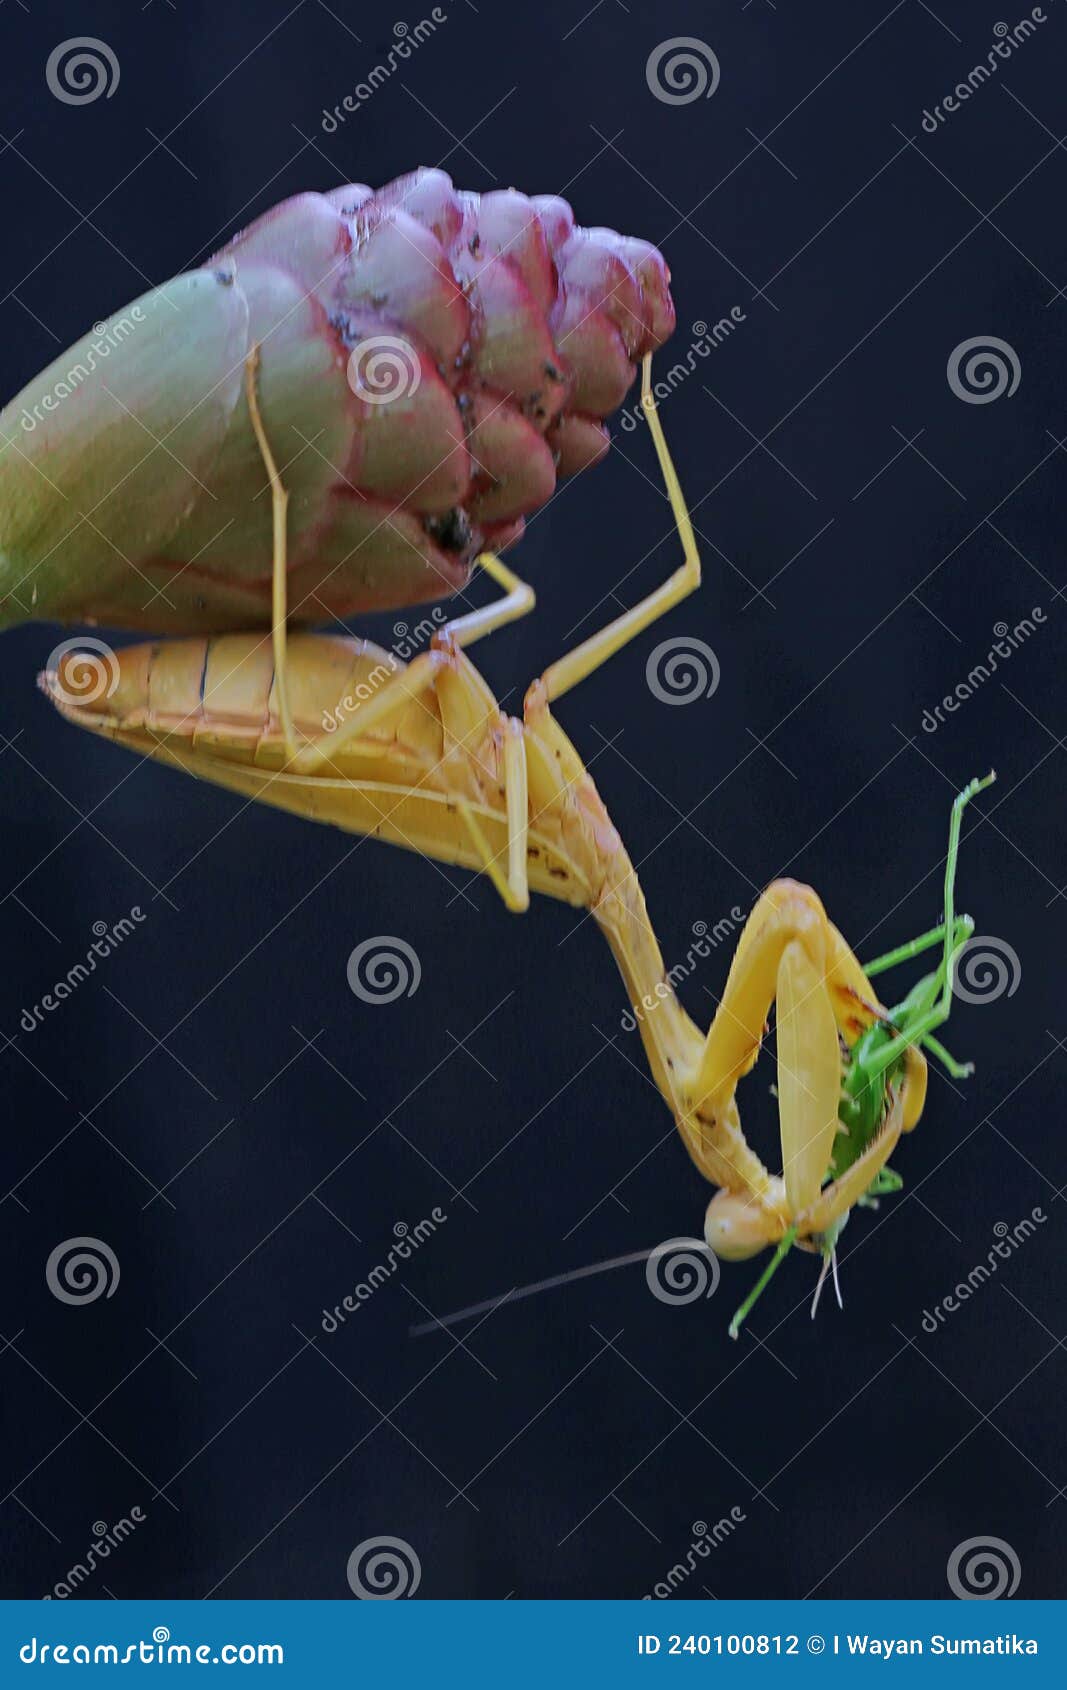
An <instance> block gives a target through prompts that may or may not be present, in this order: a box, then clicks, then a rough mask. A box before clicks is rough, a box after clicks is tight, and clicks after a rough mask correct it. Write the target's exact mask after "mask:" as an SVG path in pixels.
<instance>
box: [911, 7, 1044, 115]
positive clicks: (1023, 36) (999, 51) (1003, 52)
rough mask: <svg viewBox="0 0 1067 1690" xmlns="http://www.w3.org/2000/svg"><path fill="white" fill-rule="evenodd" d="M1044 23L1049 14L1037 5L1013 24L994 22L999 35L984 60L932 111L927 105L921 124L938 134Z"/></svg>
mask: <svg viewBox="0 0 1067 1690" xmlns="http://www.w3.org/2000/svg"><path fill="white" fill-rule="evenodd" d="M1043 23H1048V17H1047V16H1046V14H1045V11H1044V8H1043V7H1041V6H1035V7H1034V8H1033V9H1032V11H1031V12H1030V15H1029V17H1025V18H1020V20H1019V22H1018V23H1017V24H1015V25H1014V27H1013V26H1012V25H1010V24H1006V23H995V24H994V25H993V34H994V36H995V38H996V39H995V40H994V42H993V45H992V47H990V49H989V51H988V53H987V54H986V56H985V59H984V61H983V60H981V59H979V61H978V63H977V64H976V65H974V66H973V67H972V68H971V70H970V71H968V73H967V75H966V76H965V77H964V79H963V81H962V82H957V84H956V86H955V88H954V89H953V90H952V92H951V93H950V94H946V95H945V96H944V97H943V99H942V100H941V101H940V102H939V103H938V104H937V105H936V106H934V108H933V110H932V111H931V110H929V108H928V109H927V110H926V111H924V112H923V117H922V126H923V128H924V129H925V131H926V133H927V134H928V135H936V134H937V131H938V129H939V128H940V126H941V125H942V124H943V123H947V122H948V120H949V118H950V117H951V116H952V115H953V113H955V112H958V111H959V110H960V109H961V108H962V107H963V106H964V105H965V104H966V102H967V101H968V100H969V99H971V97H972V96H973V95H974V94H977V92H978V90H979V88H981V86H982V84H983V83H984V82H988V81H989V80H990V78H991V77H992V76H995V75H996V73H997V71H998V70H999V69H1000V67H1001V64H1002V63H1003V62H1004V60H1005V59H1010V58H1011V56H1012V54H1013V53H1014V52H1015V51H1016V49H1017V48H1019V47H1021V46H1022V45H1023V43H1024V42H1026V41H1029V40H1030V37H1031V36H1032V35H1036V34H1037V29H1038V25H1039V24H1043Z"/></svg>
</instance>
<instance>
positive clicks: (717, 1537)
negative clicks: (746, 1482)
mask: <svg viewBox="0 0 1067 1690" xmlns="http://www.w3.org/2000/svg"><path fill="white" fill-rule="evenodd" d="M747 1519H748V1515H747V1514H746V1513H745V1511H744V1509H743V1508H738V1507H737V1506H736V1505H735V1506H734V1507H733V1508H731V1510H730V1512H729V1514H724V1515H723V1517H722V1519H721V1520H716V1521H715V1522H714V1523H713V1524H712V1525H710V1526H709V1525H708V1523H707V1521H706V1520H694V1521H693V1525H692V1533H693V1540H692V1542H691V1543H690V1545H689V1548H688V1550H687V1552H686V1555H685V1558H684V1560H682V1561H676V1562H675V1563H674V1566H673V1567H672V1568H671V1569H670V1571H669V1573H668V1574H667V1576H666V1578H662V1579H660V1580H659V1582H658V1583H657V1584H654V1585H653V1586H652V1589H651V1590H650V1591H648V1592H647V1593H646V1594H645V1595H644V1596H643V1597H642V1598H641V1600H642V1601H643V1602H655V1601H659V1602H662V1601H665V1600H666V1598H667V1597H668V1596H673V1595H674V1592H675V1591H676V1590H677V1589H678V1587H679V1585H682V1584H684V1583H685V1581H686V1579H687V1578H689V1577H691V1575H692V1574H693V1573H695V1572H696V1570H697V1567H698V1566H699V1565H700V1563H701V1562H703V1561H706V1560H707V1559H708V1558H709V1556H710V1555H711V1554H712V1553H713V1551H714V1550H716V1549H718V1547H719V1545H720V1543H725V1541H726V1539H727V1538H728V1537H732V1536H733V1534H734V1532H735V1531H736V1530H737V1528H738V1526H741V1525H744V1523H745V1521H746V1520H747Z"/></svg>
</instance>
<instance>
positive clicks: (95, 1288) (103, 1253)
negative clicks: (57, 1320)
mask: <svg viewBox="0 0 1067 1690" xmlns="http://www.w3.org/2000/svg"><path fill="white" fill-rule="evenodd" d="M44 1277H45V1281H46V1283H47V1285H48V1289H49V1290H50V1291H51V1293H52V1295H53V1297H58V1298H59V1301H60V1302H61V1303H73V1304H74V1305H75V1306H78V1305H79V1304H81V1303H95V1302H97V1301H98V1300H99V1299H100V1298H101V1297H105V1298H106V1297H113V1296H114V1295H115V1292H116V1291H117V1290H118V1283H119V1263H118V1257H117V1256H116V1255H115V1252H114V1250H112V1249H111V1247H110V1245H108V1244H105V1243H104V1241H103V1239H102V1238H65V1239H64V1240H63V1242H62V1244H57V1245H56V1247H55V1249H54V1250H53V1251H52V1254H51V1255H50V1256H49V1258H48V1261H47V1263H46V1265H45V1270H44Z"/></svg>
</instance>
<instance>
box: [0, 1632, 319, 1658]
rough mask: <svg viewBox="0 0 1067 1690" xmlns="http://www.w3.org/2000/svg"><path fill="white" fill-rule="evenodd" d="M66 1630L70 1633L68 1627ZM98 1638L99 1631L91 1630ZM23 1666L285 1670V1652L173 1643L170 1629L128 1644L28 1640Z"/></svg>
mask: <svg viewBox="0 0 1067 1690" xmlns="http://www.w3.org/2000/svg"><path fill="white" fill-rule="evenodd" d="M68 1629H71V1630H72V1629H73V1626H71V1627H70V1628H68ZM93 1629H94V1630H95V1632H96V1635H97V1637H99V1635H100V1628H99V1627H98V1626H94V1628H93ZM19 1660H20V1661H21V1662H22V1664H23V1666H57V1667H69V1666H76V1667H80V1666H86V1667H89V1666H92V1667H117V1666H130V1665H137V1666H143V1667H151V1666H160V1667H163V1666H170V1667H177V1666H182V1667H188V1666H192V1665H193V1663H194V1662H195V1663H196V1665H197V1666H198V1667H206V1666H219V1665H220V1664H221V1665H222V1666H224V1667H230V1666H242V1667H246V1666H260V1667H263V1666H268V1667H273V1666H279V1667H280V1666H284V1665H285V1649H284V1647H283V1645H282V1644H281V1643H229V1642H227V1643H220V1642H219V1641H218V1639H217V1638H216V1640H215V1642H214V1643H172V1642H171V1638H170V1628H169V1626H165V1625H156V1626H153V1627H152V1635H151V1637H150V1638H148V1637H142V1638H139V1639H138V1640H137V1641H136V1642H134V1643H131V1642H130V1641H129V1633H128V1632H127V1634H126V1637H125V1638H124V1639H123V1641H122V1642H121V1643H99V1642H97V1643H82V1642H80V1641H79V1642H77V1643H52V1642H50V1641H47V1642H46V1641H44V1640H40V1641H39V1640H38V1639H37V1638H36V1637H31V1638H30V1640H29V1642H28V1643H24V1644H23V1645H22V1647H21V1649H20V1650H19Z"/></svg>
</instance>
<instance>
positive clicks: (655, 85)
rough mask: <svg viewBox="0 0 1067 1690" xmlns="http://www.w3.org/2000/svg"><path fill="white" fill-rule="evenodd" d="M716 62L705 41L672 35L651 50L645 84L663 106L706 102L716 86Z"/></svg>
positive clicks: (646, 68)
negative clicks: (696, 101) (697, 101)
mask: <svg viewBox="0 0 1067 1690" xmlns="http://www.w3.org/2000/svg"><path fill="white" fill-rule="evenodd" d="M719 76H720V71H719V61H718V59H717V58H716V57H715V54H714V53H713V52H712V50H711V48H710V47H709V46H708V44H707V42H706V41H701V40H700V38H699V37H698V36H695V35H674V36H672V37H671V39H670V40H669V41H661V42H660V44H659V46H658V47H653V49H652V51H651V53H650V54H649V55H648V62H647V63H646V65H645V81H646V82H647V83H648V86H649V89H650V90H651V92H652V93H653V94H654V95H655V96H656V99H657V100H662V102H663V104H664V105H665V106H688V105H692V103H693V101H694V100H710V99H711V96H712V95H713V94H714V92H715V90H716V88H717V87H718V86H719Z"/></svg>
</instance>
